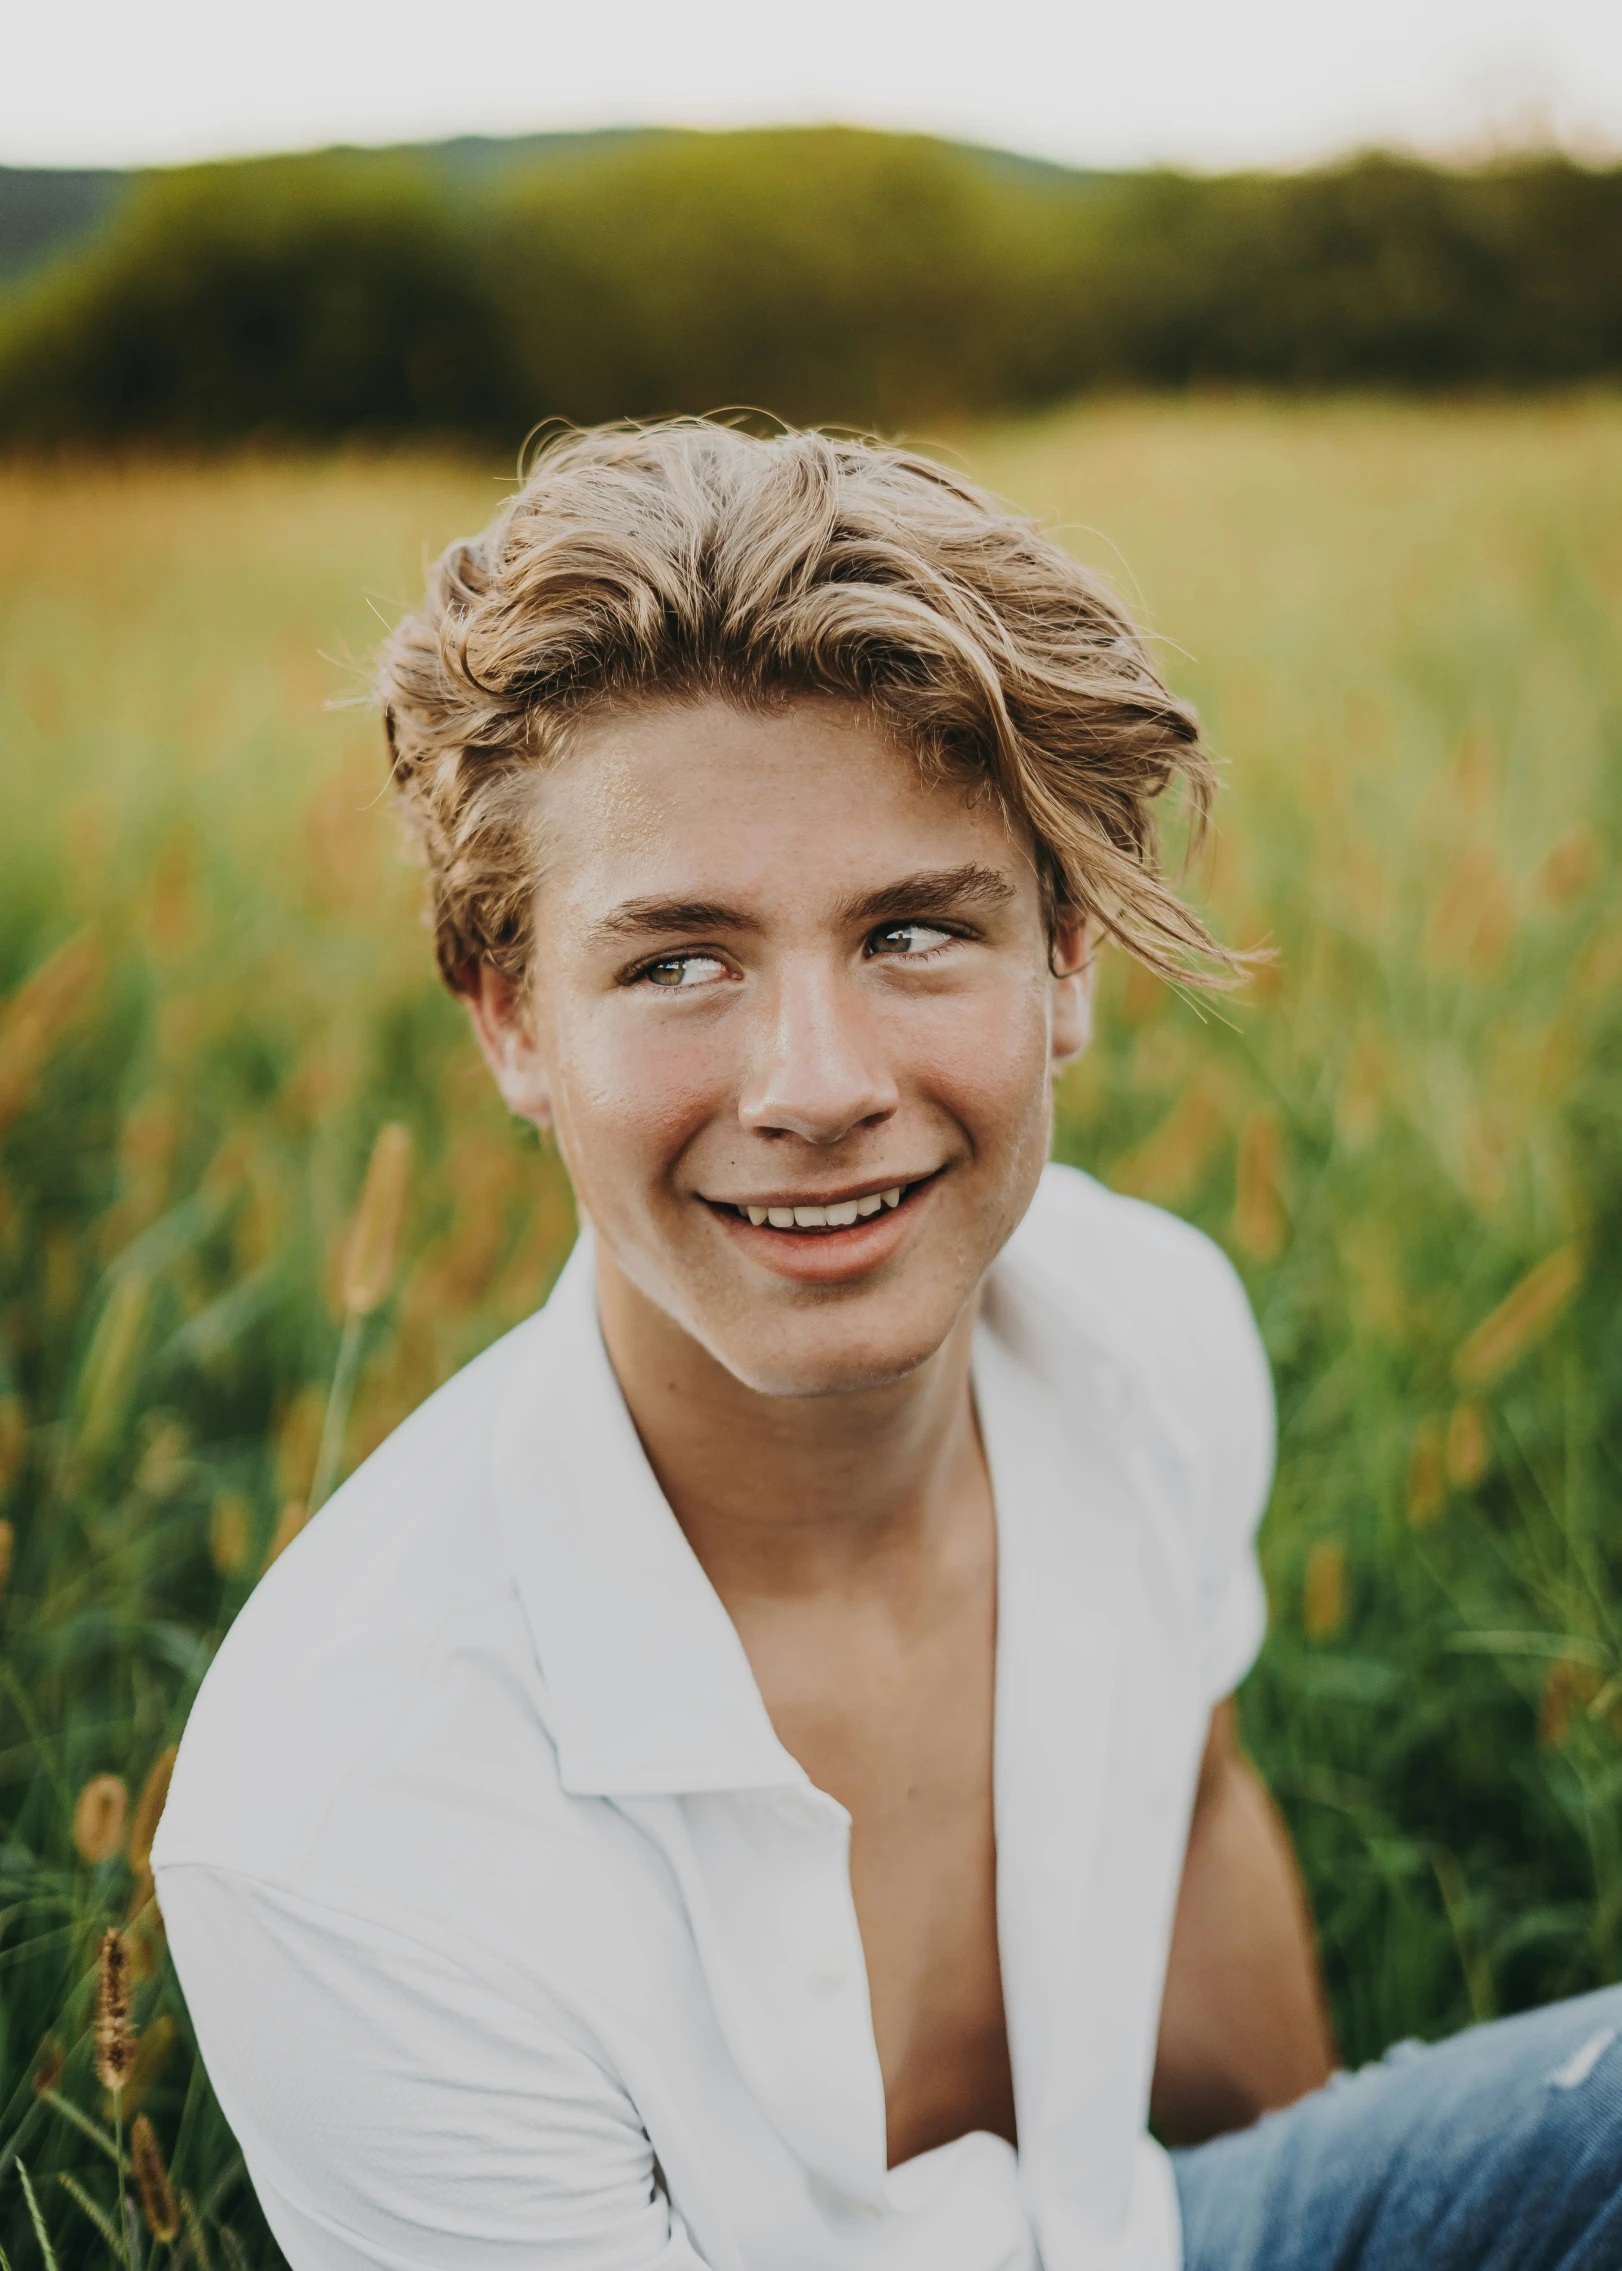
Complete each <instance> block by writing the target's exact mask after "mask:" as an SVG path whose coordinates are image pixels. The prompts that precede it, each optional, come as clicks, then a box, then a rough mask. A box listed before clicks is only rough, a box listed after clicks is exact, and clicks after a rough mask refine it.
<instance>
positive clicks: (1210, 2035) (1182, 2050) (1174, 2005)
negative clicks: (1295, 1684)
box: [1151, 1700, 1335, 2145]
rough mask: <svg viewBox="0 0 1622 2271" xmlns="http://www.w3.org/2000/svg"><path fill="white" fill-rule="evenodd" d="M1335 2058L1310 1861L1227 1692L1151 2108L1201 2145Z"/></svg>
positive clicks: (1177, 2134) (1316, 2075)
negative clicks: (1265, 1780) (1245, 1750)
mask: <svg viewBox="0 0 1622 2271" xmlns="http://www.w3.org/2000/svg"><path fill="white" fill-rule="evenodd" d="M1334 2064H1335V2043H1334V2037H1333V2035H1332V2033H1331V2031H1330V2026H1329V2016H1328V2011H1327V2008H1326V2005H1325V2001H1324V1992H1323V1981H1322V1977H1321V1974H1320V1972H1319V1968H1318V1954H1317V1948H1316V1945H1315V1943H1314V1939H1313V1931H1312V1920H1311V1917H1310V1916H1309V1914H1308V1912H1307V1902H1306V1895H1305V1892H1304V1891H1303V1889H1302V1884H1301V1877H1300V1872H1299V1871H1298V1869H1297V1868H1296V1864H1295V1855H1294V1853H1293V1852H1292V1850H1291V1847H1290V1841H1289V1838H1288V1836H1287V1834H1286V1832H1285V1829H1284V1825H1283V1823H1282V1822H1281V1821H1280V1819H1279V1817H1278V1813H1277V1811H1276V1809H1275V1807H1274V1805H1273V1801H1272V1799H1271V1798H1270V1797H1269V1796H1268V1794H1267V1792H1266V1790H1265V1789H1264V1788H1263V1786H1262V1783H1261V1780H1260V1778H1259V1776H1258V1775H1257V1774H1256V1771H1255V1769H1254V1768H1253V1767H1252V1766H1251V1765H1250V1764H1249V1762H1248V1761H1247V1760H1246V1759H1245V1757H1244V1756H1243V1754H1242V1753H1241V1751H1240V1749H1239V1739H1238V1732H1237V1729H1236V1726H1235V1720H1234V1707H1233V1704H1232V1702H1231V1700H1230V1701H1229V1702H1226V1703H1221V1704H1218V1706H1217V1708H1216V1710H1215V1711H1214V1712H1213V1713H1212V1714H1211V1728H1210V1733H1209V1735H1208V1736H1207V1738H1206V1745H1205V1756H1204V1758H1203V1759H1202V1761H1201V1763H1200V1779H1199V1787H1198V1790H1197V1791H1196V1793H1195V1799H1194V1818H1193V1823H1192V1826H1191V1828H1190V1830H1189V1837H1188V1856H1187V1859H1186V1860H1185V1861H1184V1864H1183V1884H1182V1890H1181V1892H1180V1893H1179V1895H1178V1899H1177V1918H1176V1922H1175V1924H1174V1926H1173V1929H1172V1942H1171V1958H1170V1962H1169V1964H1168V1966H1167V1971H1166V1998H1165V2002H1164V2005H1163V2006H1162V2010H1161V2015H1160V2041H1159V2045H1158V2048H1157V2051H1156V2056H1155V2077H1154V2090H1153V2095H1152V2098H1151V2112H1152V2114H1153V2118H1154V2121H1155V2125H1156V2127H1157V2129H1158V2130H1159V2132H1160V2134H1161V2136H1162V2137H1163V2138H1164V2139H1165V2140H1166V2142H1167V2143H1168V2144H1173V2145H1195V2144H1199V2143H1202V2142H1203V2141H1204V2139H1206V2138H1207V2137H1215V2136H1219V2135H1220V2134H1221V2133H1222V2132H1223V2131H1224V2130H1228V2129H1242V2128H1244V2127H1246V2126H1247V2125H1248V2124H1249V2123H1250V2122H1252V2121H1254V2120H1255V2119H1256V2118H1257V2117H1258V2115H1260V2114H1263V2113H1265V2112H1267V2111H1268V2109H1269V2108H1270V2107H1272V2106H1278V2105H1288V2104H1289V2103H1290V2102H1291V2100H1292V2099H1294V2098H1298V2097H1301V2096H1302V2095H1303V2094H1304V2093H1305V2092H1306V2091H1308V2090H1312V2089H1316V2088H1317V2087H1318V2086H1319V2084H1320V2083H1322V2082H1325V2081H1327V2080H1328V2078H1329V2076H1330V2073H1331V2072H1332V2071H1333V2069H1334Z"/></svg>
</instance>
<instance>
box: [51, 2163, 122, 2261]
mask: <svg viewBox="0 0 1622 2271" xmlns="http://www.w3.org/2000/svg"><path fill="white" fill-rule="evenodd" d="M56 2181H57V2183H58V2184H59V2185H60V2186H61V2187H62V2189H63V2191H64V2192H65V2193H66V2194H67V2196H68V2198H69V2199H70V2200H71V2201H73V2202H74V2204H75V2206H77V2207H79V2208H82V2209H83V2210H84V2212H85V2214H86V2215H87V2216H88V2217H89V2218H90V2221H91V2222H92V2223H93V2224H94V2225H95V2227H96V2229H97V2231H98V2232H100V2234H101V2236H102V2238H103V2239H104V2240H105V2241H106V2242H107V2245H108V2246H109V2247H110V2248H111V2249H112V2251H113V2253H114V2254H115V2255H122V2253H123V2252H124V2251H123V2249H122V2247H121V2246H120V2245H119V2239H118V2233H117V2231H116V2230H115V2229H114V2226H113V2219H112V2217H111V2216H109V2215H108V2213H107V2211H106V2209H105V2208H102V2207H99V2206H98V2205H97V2203H96V2202H95V2201H94V2200H92V2199H91V2197H90V2195H89V2193H88V2192H87V2191H86V2190H85V2188H84V2186H83V2185H82V2184H81V2183H80V2182H79V2180H78V2178H77V2177H76V2176H68V2175H66V2174H65V2173H64V2174H63V2175H60V2176H58V2178H57V2180H56Z"/></svg>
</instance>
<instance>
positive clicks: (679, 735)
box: [538, 702, 1034, 919]
mask: <svg viewBox="0 0 1622 2271" xmlns="http://www.w3.org/2000/svg"><path fill="white" fill-rule="evenodd" d="M538 799H539V806H540V813H539V817H540V830H539V835H540V846H539V848H540V851H541V856H542V865H543V868H544V871H545V877H546V881H547V884H548V886H549V888H551V889H553V890H554V891H556V892H558V893H559V895H560V896H562V897H563V898H566V899H568V900H569V901H570V902H572V903H573V904H574V905H575V907H576V909H577V911H583V910H582V908H581V903H582V902H585V903H587V904H589V907H590V910H591V913H592V915H593V917H594V918H597V919H601V918H604V917H607V916H608V915H609V914H610V913H612V912H613V911H614V910H616V909H619V908H620V907H622V906H626V907H632V906H640V905H641V904H643V903H648V904H669V905H674V904H677V903H688V902H690V903H693V904H695V905H698V904H710V905H717V906H718V905H721V904H723V903H724V904H725V905H726V906H728V907H729V908H736V907H737V906H739V905H740V904H741V903H742V902H745V901H753V902H756V903H764V902H766V901H768V900H779V901H780V900H782V899H784V898H785V897H793V898H805V897H814V898H815V899H816V900H817V901H818V902H819V903H820V904H822V905H824V906H825V907H826V908H827V909H828V910H829V911H833V910H834V909H835V908H836V907H837V906H840V905H843V904H844V903H845V902H847V901H853V900H857V899H866V898H869V897H872V896H873V895H875V894H877V893H879V892H882V891H884V890H886V889H889V888H891V887H894V886H899V885H901V884H903V883H905V882H906V881H907V880H908V879H909V878H912V877H923V876H932V877H941V876H946V875H958V876H960V877H964V878H966V877H967V874H968V871H969V870H970V869H976V870H978V871H980V876H979V880H978V882H977V883H976V884H974V885H973V886H967V885H966V886H965V887H968V888H973V889H978V890H979V891H980V896H981V899H982V903H989V902H988V901H987V899H986V894H985V891H984V888H983V886H984V881H985V876H986V874H987V873H995V874H997V875H998V876H1000V877H1001V878H1002V882H1003V885H1004V887H1005V893H1006V891H1014V890H1018V888H1019V886H1020V882H1021V880H1022V871H1023V872H1029V873H1031V874H1032V875H1034V867H1033V863H1032V860H1031V855H1030V851H1029V847H1028V846H1026V845H1025V844H1024V843H1022V842H1021V840H1020V839H1019V837H1018V836H1017V835H1016V834H1015V833H1014V832H1013V831H1012V830H1010V828H1009V827H1008V826H1007V823H1006V821H1005V819H1004V817H1003V814H1002V812H1001V810H1000V808H999V806H998V805H997V804H996V802H995V800H994V799H992V798H991V797H990V796H988V795H985V794H980V795H976V794H975V793H974V790H973V787H972V785H970V784H967V783H961V782H958V781H953V780H949V779H942V778H940V777H938V776H936V777H926V776H925V775H924V774H923V773H922V772H921V770H920V768H919V766H918V765H917V763H916V761H915V760H914V759H913V758H912V757H911V756H910V755H909V754H908V753H906V752H904V751H901V750H898V749H897V748H896V747H895V746H894V744H893V743H892V742H890V741H888V740H886V739H885V738H884V736H883V735H881V734H880V733H879V732H877V730H876V729H874V728H873V727H872V726H871V725H869V724H868V723H867V721H865V720H863V719H862V718H861V717H860V714H859V713H855V712H852V711H851V710H849V708H848V706H846V705H838V706H836V705H832V704H811V705H805V706H804V707H803V708H802V707H801V706H800V705H795V706H793V707H792V708H790V709H787V710H785V711H784V712H782V713H770V714H768V715H766V716H765V717H755V716H752V715H750V714H748V713H744V712H740V711H738V710H735V709H734V708H732V706H731V705H729V704H725V703H720V702H716V703H710V704H697V703H693V704H677V703H671V704H664V703H658V704H649V705H646V706H643V707H640V708H638V709H637V710H634V711H631V712H628V713H624V714H619V713H616V714H614V715H612V716H609V717H607V718H604V719H603V720H601V721H592V722H591V723H590V724H589V725H588V726H587V728H586V729H585V730H584V731H583V732H582V733H581V734H580V735H579V737H578V738H577V739H575V740H574V742H573V744H572V746H571V748H570V749H569V751H568V753H567V754H566V755H565V756H564V757H563V759H562V760H561V761H560V763H559V764H558V766H557V767H556V769H555V770H554V771H552V772H550V773H548V774H547V775H546V776H544V777H543V779H542V781H541V782H540V784H539V787H538Z"/></svg>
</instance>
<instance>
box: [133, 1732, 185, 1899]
mask: <svg viewBox="0 0 1622 2271" xmlns="http://www.w3.org/2000/svg"><path fill="white" fill-rule="evenodd" d="M178 1756H179V1751H178V1747H177V1746H176V1745H175V1744H174V1743H171V1744H170V1745H169V1747H168V1749H167V1750H162V1751H159V1753H158V1755H157V1757H156V1758H155V1759H154V1760H153V1761H152V1768H151V1772H150V1773H149V1774H148V1775H147V1778H146V1780H145V1782H144V1783H143V1784H142V1785H141V1797H140V1803H139V1804H138V1805H137V1806H136V1809H135V1819H134V1821H132V1822H131V1824H130V1867H131V1868H132V1869H133V1870H135V1872H136V1873H137V1875H140V1874H143V1873H146V1874H150V1872H151V1868H152V1840H153V1839H154V1838H155V1837H156V1836H157V1834H158V1824H159V1822H160V1821H161V1820H162V1819H163V1809H164V1807H165V1805H166V1804H167V1803H168V1799H169V1777H170V1776H171V1775H172V1774H173V1773H174V1771H175V1760H176V1758H177V1757H178Z"/></svg>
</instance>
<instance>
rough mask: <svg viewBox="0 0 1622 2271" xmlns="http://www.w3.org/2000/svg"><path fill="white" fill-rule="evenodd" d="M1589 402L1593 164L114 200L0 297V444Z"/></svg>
mask: <svg viewBox="0 0 1622 2271" xmlns="http://www.w3.org/2000/svg"><path fill="white" fill-rule="evenodd" d="M1619 374H1622V168H1613V169H1610V170H1595V169H1590V168H1585V167H1582V166H1580V165H1578V164H1576V163H1574V162H1572V161H1570V160H1567V159H1565V158H1560V157H1555V156H1547V157H1536V158H1523V159H1519V160H1516V161H1514V162H1504V163H1500V164H1497V165H1494V166H1490V167H1486V168H1482V169H1479V170H1475V171H1469V172H1458V171H1446V170H1441V169H1437V168H1435V167H1431V166H1427V165H1423V164H1420V163H1418V162H1416V161H1410V160H1404V159H1398V158H1393V157H1386V156H1367V157H1361V158H1358V159H1355V160H1352V161H1348V162H1345V163H1342V164H1338V165H1336V166H1333V167H1330V168H1327V169H1325V170H1321V171H1318V172H1314V173H1306V174H1296V175H1261V174H1257V175H1233V176H1227V177H1222V178H1200V177H1194V176H1189V175H1182V174H1174V173H1145V174H1118V175H1099V174H1077V173H1067V172H1065V171H1064V170H1062V169H1060V168H1055V167H1047V166H1040V165H1035V164H1030V163H1025V162H1022V161H1018V160H1013V159H1006V158H998V157H996V156H995V155H993V154H991V153H987V152H984V151H977V150H972V149H967V148H962V147H958V146H955V145H953V144H950V143H945V142H940V141H933V140H929V139H926V138H923V137H911V136H895V135H885V134H877V133H868V132H859V131H855V130H850V129H843V128H827V129H814V130H810V129H808V130H788V131H773V132H765V131H762V132H749V133H733V134H675V133H668V134H667V133H658V134H652V133H650V134H647V135H636V136H622V137H603V138H590V137H582V138H580V139H579V140H578V141H576V142H573V143H569V144H559V145H558V146H557V147H556V148H553V149H551V150H549V151H548V152H546V153H544V154H542V155H538V156H535V157H533V158H531V159H529V160H528V161H527V162H523V163H508V164H506V165H502V166H484V167H480V168H472V169H468V168H464V169H462V170H461V171H459V172H458V171H456V170H454V169H449V168H447V167H446V166H445V165H444V164H443V163H436V162H435V161H434V157H433V153H431V152H399V153H387V154H379V153H363V152H359V151H339V152H331V153H326V154H322V155H318V156H313V157H299V158H279V159H269V160H257V161H252V162H242V163H232V164H221V165H210V166H199V167H193V168H186V169H182V170H177V171H172V172H165V173H161V174H151V175H147V176H142V177H138V178H137V179H136V180H135V182H134V183H133V185H132V186H131V187H130V189H129V190H128V192H127V193H126V194H125V195H124V196H122V198H121V199H120V200H119V201H118V202H117V203H116V205H115V206H114V208H113V210H112V211H111V213H110V216H109V217H108V218H107V220H106V221H105V222H104V224H103V225H102V226H101V227H100V228H99V229H98V230H97V231H96V232H95V233H94V234H92V235H90V236H88V237H86V238H84V239H82V240H81V241H80V242H79V243H78V244H76V245H75V246H74V247H73V248H71V249H70V250H68V251H66V252H64V253H62V254H61V255H60V256H59V257H58V258H56V259H55V260H54V261H53V262H51V263H50V264H49V265H47V266H46V267H44V268H43V269H42V270H40V271H39V272H38V273H36V274H34V275H33V276H31V277H29V278H27V279H25V280H23V281H21V282H18V283H14V284H13V285H12V286H11V288H10V290H9V292H8V293H7V295H6V297H5V298H4V300H3V301H0V437H3V438H6V439H9V440H11V441H12V442H23V443H31V444H41V443H44V444H51V443H60V442H73V441H94V442H117V441H123V440H128V439H158V440H163V441H167V442H173V443H180V444H187V445H190V444H209V443H215V442H227V441H231V440H236V439H239V438H242V437H245V436H253V437H263V438H277V437H286V438H288V439H295V438H324V437H332V436H339V435H351V434H363V435H367V436H373V437H386V436H406V435H416V434H423V435H438V436H446V435H459V436H466V437H469V438H473V439H477V440H480V441H487V440H495V441H500V442H502V443H503V444H509V445H510V444H511V443H513V442H514V441H516V440H517V438H518V437H520V436H521V435H522V434H523V433H524V432H525V431H527V430H528V429H529V428H530V427H531V426H533V425H534V424H536V423H537V422H538V421H540V420H542V419H545V418H549V417H558V416H561V417H564V418H570V419H577V420H581V421H592V420H596V419H601V418H610V417H619V416H638V415H646V414H653V413H659V412H666V411H678V410H690V411H691V410H704V409H712V408H717V407H720V406H723V405H745V404H754V405H760V406H764V407H767V408H769V409H770V410H771V411H773V412H775V413H777V414H779V415H782V416H784V417H787V418H790V419H797V420H821V421H841V420H843V421H850V422H854V423H859V424H863V425H877V426H880V427H885V428H896V427H913V428H916V427H918V426H919V425H920V424H928V423H929V422H931V421H936V422H939V421H950V420H953V419H956V418H958V417H962V416H967V415H972V414H975V413H981V412H985V411H988V410H1002V409H1010V408H1018V407H1021V406H1028V405H1033V404H1037V403H1041V402H1045V401H1051V400H1055V399H1058V398H1061V397H1064V396H1067V395H1071V394H1074V393H1077V392H1079V391H1081V390H1083V389H1085V388H1088V387H1092V386H1101V385H1102V386H1127V385H1136V386H1141V385H1150V386H1156V387H1181V386H1187V385H1191V384H1202V383H1214V384H1230V385H1233V384H1236V385H1261V386H1292V387H1382V388H1393V387H1396V388H1411V389H1437V388H1459V387H1477V388H1481V387H1498V388H1504V387H1517V388H1519V387H1532V386H1540V385H1545V384H1554V383H1567V382H1571V381H1576V380H1584V379H1593V378H1604V377H1615V376H1617V375H1619Z"/></svg>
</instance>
